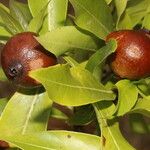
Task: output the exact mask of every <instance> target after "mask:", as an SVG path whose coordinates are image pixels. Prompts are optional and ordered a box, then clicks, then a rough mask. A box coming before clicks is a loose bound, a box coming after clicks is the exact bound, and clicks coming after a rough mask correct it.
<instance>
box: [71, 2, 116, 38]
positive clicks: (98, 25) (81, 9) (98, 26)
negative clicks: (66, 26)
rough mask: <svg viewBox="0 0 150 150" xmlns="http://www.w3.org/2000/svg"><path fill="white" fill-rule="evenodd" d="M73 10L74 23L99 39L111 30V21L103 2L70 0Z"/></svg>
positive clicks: (107, 8) (109, 13) (108, 11)
mask: <svg viewBox="0 0 150 150" xmlns="http://www.w3.org/2000/svg"><path fill="white" fill-rule="evenodd" d="M70 2H71V4H72V5H73V7H74V9H75V23H76V25H77V26H79V27H80V28H82V29H85V30H88V31H90V32H92V33H93V34H95V35H96V36H97V37H99V38H101V39H105V37H106V36H107V35H108V34H109V33H110V32H111V31H112V30H113V28H114V27H113V25H114V23H113V19H112V16H111V12H110V9H109V7H108V6H107V4H106V2H105V0H70Z"/></svg>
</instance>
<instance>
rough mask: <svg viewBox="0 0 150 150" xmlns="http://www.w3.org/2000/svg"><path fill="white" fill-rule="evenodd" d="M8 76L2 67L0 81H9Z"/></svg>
mask: <svg viewBox="0 0 150 150" xmlns="http://www.w3.org/2000/svg"><path fill="white" fill-rule="evenodd" d="M7 80H8V79H7V77H6V75H5V74H4V71H3V69H2V68H1V67H0V81H7Z"/></svg>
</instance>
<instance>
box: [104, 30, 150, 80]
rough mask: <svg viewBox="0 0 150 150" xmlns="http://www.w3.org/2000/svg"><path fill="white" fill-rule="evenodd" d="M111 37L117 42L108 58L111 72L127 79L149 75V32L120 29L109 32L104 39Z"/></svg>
mask: <svg viewBox="0 0 150 150" xmlns="http://www.w3.org/2000/svg"><path fill="white" fill-rule="evenodd" d="M112 38H113V39H116V41H117V44H118V47H117V50H116V52H115V53H114V54H113V55H112V57H111V60H110V66H111V68H112V70H113V72H114V73H115V74H116V75H118V76H120V77H121V78H128V79H140V78H144V77H147V76H150V34H149V33H146V32H144V31H141V30H139V31H134V30H120V31H116V32H112V33H110V34H109V35H108V36H107V38H106V41H107V40H109V39H112Z"/></svg>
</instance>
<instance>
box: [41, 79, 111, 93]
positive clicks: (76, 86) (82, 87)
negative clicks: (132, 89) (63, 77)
mask: <svg viewBox="0 0 150 150" xmlns="http://www.w3.org/2000/svg"><path fill="white" fill-rule="evenodd" d="M42 80H43V79H42ZM47 81H49V82H51V83H54V84H58V85H62V86H66V87H70V88H76V89H86V90H91V91H97V92H103V93H111V94H113V92H112V91H108V90H107V91H106V90H100V89H96V88H90V87H86V86H78V85H70V84H65V83H61V82H56V81H52V80H50V79H47Z"/></svg>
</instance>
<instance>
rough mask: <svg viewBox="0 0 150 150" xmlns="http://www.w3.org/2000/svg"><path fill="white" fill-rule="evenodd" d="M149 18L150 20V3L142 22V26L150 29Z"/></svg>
mask: <svg viewBox="0 0 150 150" xmlns="http://www.w3.org/2000/svg"><path fill="white" fill-rule="evenodd" d="M149 20H150V5H149V6H148V8H147V11H146V15H145V17H144V19H143V22H142V27H145V28H146V29H150V23H149Z"/></svg>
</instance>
